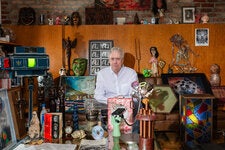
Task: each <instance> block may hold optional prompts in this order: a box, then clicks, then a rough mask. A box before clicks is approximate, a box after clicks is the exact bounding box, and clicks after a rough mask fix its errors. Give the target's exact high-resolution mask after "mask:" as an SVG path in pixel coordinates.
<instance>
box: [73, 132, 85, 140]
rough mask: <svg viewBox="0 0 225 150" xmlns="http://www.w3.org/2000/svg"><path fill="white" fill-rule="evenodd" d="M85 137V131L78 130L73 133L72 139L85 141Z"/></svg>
mask: <svg viewBox="0 0 225 150" xmlns="http://www.w3.org/2000/svg"><path fill="white" fill-rule="evenodd" d="M85 136H86V134H85V132H84V130H76V131H74V132H73V133H72V137H73V138H74V139H77V138H79V139H83V138H84V137H85Z"/></svg>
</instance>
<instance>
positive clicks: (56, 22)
mask: <svg viewBox="0 0 225 150" xmlns="http://www.w3.org/2000/svg"><path fill="white" fill-rule="evenodd" d="M55 24H56V25H60V24H61V20H60V17H56V18H55Z"/></svg>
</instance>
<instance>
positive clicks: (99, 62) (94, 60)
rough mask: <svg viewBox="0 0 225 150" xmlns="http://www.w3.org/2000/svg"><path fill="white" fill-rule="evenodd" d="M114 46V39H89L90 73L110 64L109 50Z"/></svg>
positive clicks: (92, 73) (94, 73)
mask: <svg viewBox="0 0 225 150" xmlns="http://www.w3.org/2000/svg"><path fill="white" fill-rule="evenodd" d="M112 47H113V41H112V40H91V41H89V75H96V73H97V72H98V71H99V70H101V69H103V68H105V67H107V66H109V60H108V57H109V51H110V49H111V48H112Z"/></svg>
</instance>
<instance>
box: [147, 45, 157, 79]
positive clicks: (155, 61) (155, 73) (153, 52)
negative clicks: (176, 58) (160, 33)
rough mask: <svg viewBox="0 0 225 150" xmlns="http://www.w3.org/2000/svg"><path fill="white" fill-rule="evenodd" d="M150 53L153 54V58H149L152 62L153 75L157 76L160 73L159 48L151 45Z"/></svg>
mask: <svg viewBox="0 0 225 150" xmlns="http://www.w3.org/2000/svg"><path fill="white" fill-rule="evenodd" d="M150 53H151V55H152V57H151V59H150V60H149V63H150V64H151V70H152V76H153V77H157V76H158V75H159V73H158V60H157V58H158V56H159V53H158V50H157V48H156V47H151V48H150Z"/></svg>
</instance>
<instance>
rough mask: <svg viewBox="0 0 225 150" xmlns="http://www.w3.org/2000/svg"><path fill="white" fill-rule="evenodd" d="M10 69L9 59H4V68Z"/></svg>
mask: <svg viewBox="0 0 225 150" xmlns="http://www.w3.org/2000/svg"><path fill="white" fill-rule="evenodd" d="M9 67H10V60H9V58H4V68H9Z"/></svg>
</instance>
